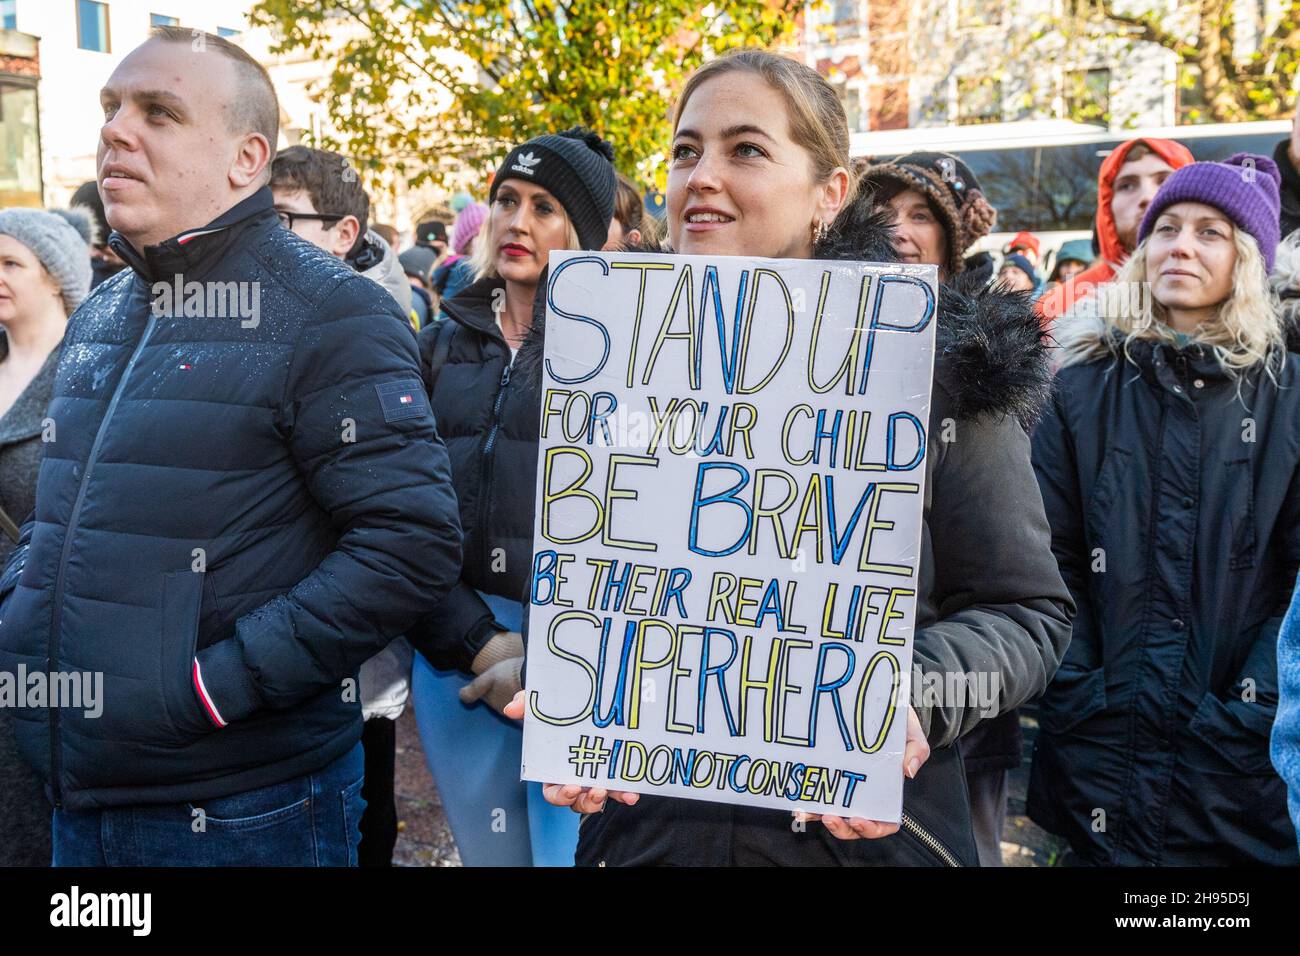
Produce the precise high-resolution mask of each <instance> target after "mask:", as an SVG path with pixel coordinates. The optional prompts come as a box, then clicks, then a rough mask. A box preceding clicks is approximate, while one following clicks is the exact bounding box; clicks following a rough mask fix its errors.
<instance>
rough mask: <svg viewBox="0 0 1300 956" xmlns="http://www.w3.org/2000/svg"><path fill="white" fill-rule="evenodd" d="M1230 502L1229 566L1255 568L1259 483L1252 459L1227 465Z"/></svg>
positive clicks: (1225, 517) (1227, 516) (1227, 513)
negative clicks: (1230, 551) (1256, 494)
mask: <svg viewBox="0 0 1300 956" xmlns="http://www.w3.org/2000/svg"><path fill="white" fill-rule="evenodd" d="M1225 468H1226V469H1227V482H1228V483H1227V488H1226V490H1227V502H1226V506H1225V508H1224V510H1223V512H1222V514H1223V520H1225V521H1227V522H1228V524H1229V527H1231V528H1232V538H1231V540H1232V556H1231V557H1230V558H1229V564H1228V567H1229V568H1230V569H1231V570H1233V571H1241V570H1244V569H1246V568H1253V567H1254V566H1255V482H1254V473H1253V472H1252V471H1251V468H1250V459H1249V458H1242V459H1240V460H1238V461H1230V462H1227V463H1226V464H1225Z"/></svg>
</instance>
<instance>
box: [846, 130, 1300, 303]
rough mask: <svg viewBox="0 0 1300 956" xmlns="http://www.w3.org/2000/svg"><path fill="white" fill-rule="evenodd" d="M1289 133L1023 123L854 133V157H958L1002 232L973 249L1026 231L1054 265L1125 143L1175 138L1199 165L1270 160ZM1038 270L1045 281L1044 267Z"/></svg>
mask: <svg viewBox="0 0 1300 956" xmlns="http://www.w3.org/2000/svg"><path fill="white" fill-rule="evenodd" d="M1290 132H1291V121H1290V120H1270V121H1267V122H1255V123H1212V124H1204V125H1196V126H1170V127H1142V128H1139V129H1133V130H1122V131H1112V130H1106V129H1101V128H1099V127H1096V126H1087V125H1084V124H1081V123H1072V122H1069V121H1065V120H1026V121H1022V122H1015V123H987V124H982V125H975V126H940V127H917V128H913V129H897V130H885V131H880V132H873V133H854V134H853V135H852V137H851V141H850V153H851V155H852V156H853V157H854V158H855V159H856V158H859V157H863V158H870V159H872V160H875V161H885V160H888V159H892V158H894V157H897V156H901V155H903V154H905V153H910V152H914V151H918V150H929V151H939V152H945V153H953V154H955V155H957V156H959V157H961V159H962V160H963V161H964V162H965V163H966V164H967V165H968V166H970V168H971V171H972V172H974V173H975V176H976V178H977V179H979V181H980V187H981V188H982V189H983V190H984V194H985V195H986V196H987V197H988V199H989V202H990V203H992V204H993V206H994V208H996V209H997V211H998V230H999V231H998V232H995V233H993V234H992V235H990V236H988V237H986V238H985V239H983V240H982V241H981V242H980V243H978V244H977V245H976V246H975V247H974V248H972V249H970V250H968V252H969V253H970V254H973V253H975V252H983V251H989V252H993V253H995V254H996V253H1000V252H1001V250H1002V249H1003V248H1004V247H1005V246H1006V245H1007V243H1008V242H1009V241H1010V240H1011V237H1012V236H1014V235H1015V234H1016V233H1017V232H1020V231H1021V230H1023V229H1027V230H1029V231H1030V232H1032V233H1034V235H1036V236H1038V238H1039V239H1040V240H1041V242H1042V249H1041V254H1042V257H1043V259H1042V261H1043V262H1044V263H1046V264H1047V268H1050V261H1051V260H1050V259H1049V257H1048V252H1049V251H1052V250H1055V249H1057V248H1059V247H1060V245H1061V244H1062V243H1063V242H1066V241H1068V240H1070V239H1079V238H1090V237H1091V236H1092V221H1093V214H1094V212H1095V211H1096V206H1097V173H1098V171H1099V170H1100V168H1101V162H1102V160H1103V159H1104V158H1105V157H1106V156H1107V155H1108V154H1109V153H1110V151H1111V150H1113V149H1114V148H1115V147H1116V146H1118V145H1119V144H1120V143H1122V142H1125V141H1126V140H1130V139H1140V138H1142V137H1147V136H1149V137H1155V138H1158V139H1174V140H1177V141H1178V142H1180V143H1182V144H1183V145H1185V146H1186V147H1187V148H1188V149H1190V150H1191V151H1192V155H1193V156H1195V157H1196V158H1197V159H1198V160H1222V159H1227V158H1228V157H1229V156H1231V155H1232V154H1233V153H1240V152H1247V153H1259V154H1262V155H1264V156H1268V157H1272V155H1273V150H1274V147H1276V145H1277V143H1278V142H1279V141H1280V140H1284V139H1286V138H1287V137H1288V136H1289V135H1290ZM1040 269H1041V270H1042V272H1043V275H1044V278H1046V268H1042V267H1040Z"/></svg>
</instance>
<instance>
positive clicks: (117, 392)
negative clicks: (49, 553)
mask: <svg viewBox="0 0 1300 956" xmlns="http://www.w3.org/2000/svg"><path fill="white" fill-rule="evenodd" d="M156 319H157V317H156V316H155V315H154V314H153V309H152V308H151V309H150V310H149V320H148V322H147V323H145V327H144V333H143V334H142V335H141V336H140V342H139V344H137V345H136V347H135V351H134V352H132V353H131V358H130V360H129V361H128V362H127V363H126V368H124V369H123V370H122V378H121V379H119V380H118V383H117V388H115V389H113V397H112V398H111V399H109V402H108V408H107V409H105V410H104V417H103V418H102V419H101V420H100V423H99V429H98V430H97V431H96V432H95V440H94V442H93V443H92V444H91V446H90V454H89V455H87V456H86V467H85V469H84V470H83V471H82V473H81V484H80V485H79V486H78V488H77V500H76V501H75V502H74V503H73V505H72V514H71V515H70V516H69V518H68V529H67V531H66V532H64V535H63V549H62V551H61V553H60V555H59V570H58V572H57V574H56V575H55V578H54V609H53V614H52V615H51V618H52V619H51V621H50V640H49V644H48V650H49V664H48V670H49V673H50V674H51V675H52V674H54V673H55V672H56V671H57V670H58V668H59V638H60V637H61V636H62V625H63V585H64V574H65V572H66V569H67V566H68V555H69V553H70V552H71V550H72V536H73V533H74V532H75V531H76V528H77V519H78V518H79V517H80V516H81V506H82V504H83V503H84V502H85V500H86V488H87V486H88V485H89V483H90V473H91V471H93V470H94V467H95V459H96V457H97V456H98V455H99V446H100V445H102V444H103V442H104V434H105V432H107V431H108V423H109V422H110V421H111V420H112V418H113V413H114V412H115V411H117V403H118V400H119V399H120V398H121V397H122V392H123V391H124V390H125V388H126V382H127V379H128V378H130V377H131V370H132V369H133V368H135V363H136V361H137V360H138V359H139V358H140V353H141V352H143V351H144V347H145V345H146V344H148V342H149V335H150V334H151V333H152V332H153V328H154V324H155V322H156ZM59 754H60V747H59V708H57V707H51V708H50V778H51V790H52V791H53V794H54V806H55V807H57V808H58V809H60V810H61V809H63V794H62V788H61V787H60V785H59V784H60V781H61V780H62V774H63V762H62V760H60V759H59Z"/></svg>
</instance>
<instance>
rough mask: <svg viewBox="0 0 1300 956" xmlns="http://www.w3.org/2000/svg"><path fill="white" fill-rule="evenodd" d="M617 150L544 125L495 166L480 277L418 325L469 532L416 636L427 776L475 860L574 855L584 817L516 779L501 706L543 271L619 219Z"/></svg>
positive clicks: (517, 594) (524, 543)
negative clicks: (454, 572)
mask: <svg viewBox="0 0 1300 956" xmlns="http://www.w3.org/2000/svg"><path fill="white" fill-rule="evenodd" d="M613 155H614V154H613V149H612V148H611V147H610V145H609V144H608V143H606V142H605V141H604V140H602V139H601V138H600V137H599V136H597V135H596V134H595V133H592V132H591V131H589V130H582V129H572V130H566V131H564V132H562V133H550V134H546V135H543V136H538V137H535V138H533V139H531V140H529V141H528V142H526V143H521V144H519V145H517V146H515V147H514V148H513V149H512V150H511V151H510V152H509V154H507V156H506V158H505V160H504V161H503V162H502V163H501V166H500V168H499V169H498V170H497V173H496V176H494V177H493V179H492V189H491V192H490V193H489V194H488V204H489V205H488V209H489V211H488V217H487V221H486V222H485V223H484V226H483V229H482V231H481V232H480V233H479V237H478V239H477V241H476V244H475V252H474V258H473V264H474V270H475V274H476V280H475V281H474V282H473V283H472V284H471V285H469V286H468V287H467V288H465V289H464V290H462V291H461V292H460V293H459V294H457V295H455V296H453V297H451V298H450V299H448V300H446V301H445V302H443V310H444V311H445V312H446V313H447V315H448V316H449V318H448V319H446V320H445V321H443V322H439V323H437V324H436V325H430V326H427V327H426V328H425V329H424V330H423V331H421V333H420V356H421V360H422V363H423V366H424V373H425V379H426V386H427V387H428V389H429V396H430V403H431V405H432V407H433V412H434V415H435V416H436V417H437V420H438V432H439V434H440V435H441V436H442V438H443V440H444V441H445V442H446V444H447V453H448V455H449V456H450V458H451V468H452V480H453V483H454V485H455V488H456V496H457V498H458V499H459V502H460V517H461V527H462V529H463V530H464V534H465V543H464V564H463V568H462V571H461V579H460V581H459V583H457V585H456V587H455V588H453V589H452V591H451V593H450V594H449V595H448V596H447V598H446V600H444V601H443V603H442V605H441V606H440V607H439V608H438V610H437V612H435V613H434V614H433V615H431V616H430V617H429V618H427V619H426V620H425V621H424V622H422V625H421V626H420V627H419V628H417V629H416V633H414V634H411V635H408V636H409V637H410V638H411V642H412V644H413V645H414V646H415V648H416V649H417V650H418V651H420V655H419V656H418V657H417V658H416V661H415V664H414V668H413V676H412V682H411V692H412V696H413V698H414V700H415V712H416V720H417V722H418V724H419V728H420V739H421V742H422V743H423V745H424V752H425V756H426V758H427V761H428V764H429V770H430V773H431V774H432V775H433V777H434V780H435V781H436V782H437V784H438V790H439V793H440V794H441V796H442V802H443V805H444V807H445V808H446V811H447V818H448V820H449V822H450V824H451V829H452V833H453V835H454V836H455V838H456V845H457V847H458V848H459V850H460V856H461V860H462V861H463V862H464V863H465V864H466V865H467V866H530V865H533V866H560V865H563V866H568V865H570V864H571V863H572V862H573V847H574V843H575V841H576V829H577V827H576V823H575V821H574V820H573V818H572V817H571V816H570V815H568V814H563V813H557V812H556V810H555V808H554V807H552V806H550V805H548V804H547V803H546V802H545V801H544V800H543V799H542V797H541V793H540V790H539V788H538V787H537V785H536V784H521V783H520V782H519V759H520V745H521V741H522V734H521V733H520V730H519V725H518V724H516V723H515V722H514V721H511V720H506V719H504V718H503V717H502V716H501V712H500V711H501V708H502V707H503V706H504V705H505V704H507V703H508V702H509V701H510V698H511V696H512V695H513V693H514V691H515V690H516V689H517V688H518V687H519V672H520V669H521V667H522V666H523V654H524V644H523V638H522V637H521V635H520V630H521V628H522V618H523V600H524V599H525V594H526V591H527V586H528V572H529V568H530V567H531V565H532V562H531V552H532V534H533V494H534V490H535V488H536V483H537V470H536V469H537V442H538V427H539V425H538V422H539V412H538V409H539V405H540V404H541V394H540V391H539V390H540V381H541V378H540V375H539V374H538V368H539V365H540V362H541V355H542V334H543V331H544V329H543V328H542V327H540V326H536V327H535V326H534V324H533V299H534V297H535V295H536V293H537V287H538V280H539V279H540V277H541V276H542V273H543V270H544V269H545V268H546V263H547V259H548V257H549V256H550V254H551V252H552V251H553V250H559V249H599V248H600V247H601V246H603V245H604V244H605V240H606V238H607V233H608V231H609V223H610V220H611V219H612V218H613V216H614V194H615V178H614V167H613V165H612V163H611V160H612V158H613Z"/></svg>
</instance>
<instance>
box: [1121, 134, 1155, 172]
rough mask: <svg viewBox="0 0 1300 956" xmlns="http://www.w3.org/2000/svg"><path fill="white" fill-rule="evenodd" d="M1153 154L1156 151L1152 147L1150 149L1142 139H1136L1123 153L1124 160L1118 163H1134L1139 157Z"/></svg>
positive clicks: (1125, 164) (1124, 164)
mask: <svg viewBox="0 0 1300 956" xmlns="http://www.w3.org/2000/svg"><path fill="white" fill-rule="evenodd" d="M1154 155H1156V151H1155V150H1154V149H1152V148H1151V147H1150V146H1148V145H1147V144H1146V143H1144V142H1143V141H1142V140H1138V141H1137V142H1136V143H1134V144H1133V145H1132V146H1130V147H1129V148H1128V152H1127V153H1125V154H1124V162H1122V163H1120V165H1121V166H1127V165H1128V164H1129V163H1136V162H1137V161H1138V160H1139V159H1142V158H1143V157H1144V156H1154Z"/></svg>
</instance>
